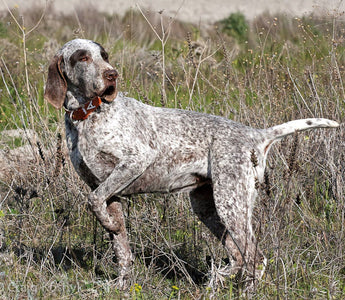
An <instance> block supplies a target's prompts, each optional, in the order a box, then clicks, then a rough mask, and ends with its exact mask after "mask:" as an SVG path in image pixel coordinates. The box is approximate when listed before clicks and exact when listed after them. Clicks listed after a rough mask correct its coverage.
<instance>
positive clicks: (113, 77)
mask: <svg viewBox="0 0 345 300" xmlns="http://www.w3.org/2000/svg"><path fill="white" fill-rule="evenodd" d="M103 75H104V77H105V78H106V79H108V80H109V81H115V80H116V78H117V77H119V73H117V71H116V70H115V69H112V70H107V71H105V72H104V74H103Z"/></svg>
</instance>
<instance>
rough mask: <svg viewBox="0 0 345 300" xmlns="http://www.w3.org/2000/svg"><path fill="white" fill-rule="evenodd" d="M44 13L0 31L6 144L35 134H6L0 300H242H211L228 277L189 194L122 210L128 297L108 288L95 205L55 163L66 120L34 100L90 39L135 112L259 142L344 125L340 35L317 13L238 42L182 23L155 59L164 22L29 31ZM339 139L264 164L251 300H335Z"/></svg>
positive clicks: (323, 139)
mask: <svg viewBox="0 0 345 300" xmlns="http://www.w3.org/2000/svg"><path fill="white" fill-rule="evenodd" d="M182 9H183V8H182ZM41 11H42V10H41V9H38V8H35V9H33V10H32V11H27V12H25V13H24V21H25V24H24V25H25V28H26V29H25V30H24V31H22V30H21V29H20V28H19V27H18V25H20V26H21V27H22V26H23V24H22V23H21V22H22V20H23V19H20V18H19V15H18V12H17V11H16V10H13V17H15V18H16V20H17V21H18V24H16V22H15V21H14V19H13V17H11V16H10V15H9V14H7V15H4V16H3V17H1V19H0V59H1V60H0V67H1V77H0V90H1V92H0V116H1V117H0V130H1V131H3V130H9V129H18V128H25V129H26V130H27V132H29V131H28V130H32V131H34V132H36V133H37V136H30V137H29V138H28V137H27V136H26V135H25V134H23V135H22V136H20V137H14V138H13V137H12V138H10V137H8V136H6V132H5V133H3V134H1V135H0V149H1V151H3V152H1V153H2V154H1V155H3V157H4V159H5V161H6V162H8V163H9V164H10V166H11V168H10V169H9V171H8V173H5V174H2V175H1V174H0V175H1V179H0V230H2V231H0V234H1V233H2V232H3V234H4V238H3V240H1V239H0V244H1V241H2V242H3V245H2V247H0V299H2V298H4V299H20V298H27V299H64V298H70V299H122V298H123V297H128V298H129V299H200V298H202V299H211V298H216V299H236V298H237V297H238V296H239V295H240V294H241V290H240V289H239V287H238V286H237V285H236V280H234V279H233V278H224V282H223V285H219V286H218V287H217V288H216V289H212V288H209V287H207V284H208V282H209V271H210V269H211V264H212V263H213V264H214V265H216V266H220V265H224V264H225V263H226V254H225V252H224V250H223V248H222V246H221V245H220V244H219V243H218V241H216V240H215V238H214V237H213V236H211V234H210V233H209V232H208V230H207V229H206V228H205V227H204V226H203V225H202V224H201V223H200V221H199V220H198V219H197V218H196V217H195V215H194V214H193V213H192V212H191V207H190V204H189V201H188V195H161V194H157V195H141V196H133V197H131V198H130V199H129V200H128V201H124V202H123V204H124V207H125V214H126V220H127V229H128V232H129V235H130V241H131V247H132V250H133V252H134V254H135V256H136V260H135V263H134V267H133V274H132V284H131V288H130V289H129V290H128V291H125V292H123V291H119V290H117V289H116V287H115V280H116V276H117V271H116V259H115V258H114V257H113V254H112V251H111V249H110V245H109V241H108V237H107V235H106V233H105V232H104V230H103V229H102V228H101V227H100V225H99V224H98V223H97V221H96V220H95V218H94V217H93V215H92V214H91V213H90V211H89V210H88V207H87V203H86V202H87V194H88V191H89V190H88V188H87V187H86V186H85V184H84V183H82V182H81V180H80V179H79V178H78V176H77V175H76V174H75V172H74V170H73V167H72V166H71V163H70V161H69V158H68V156H67V155H63V160H62V161H61V160H60V159H59V157H60V154H61V153H60V154H59V153H57V152H58V150H57V149H58V147H57V145H58V143H59V138H58V134H62V135H63V134H64V124H63V112H59V111H56V110H55V109H53V108H52V107H51V106H49V105H47V104H46V103H45V101H44V99H43V86H44V81H45V79H46V74H47V69H48V65H49V60H50V59H51V58H52V57H53V55H54V53H55V51H56V50H57V49H58V48H59V47H60V46H61V45H63V44H64V43H65V42H66V41H68V40H70V39H73V38H75V37H83V38H90V39H93V40H96V41H97V42H100V43H102V44H103V45H104V47H105V48H106V49H107V50H108V51H109V53H110V61H111V63H112V64H113V65H114V66H115V67H116V68H117V69H118V71H119V73H120V75H121V78H120V84H119V85H120V87H119V88H120V89H121V90H122V91H126V92H128V94H129V95H130V96H132V97H134V98H137V99H139V100H140V101H143V102H146V103H149V104H152V105H155V106H167V107H177V108H184V109H192V110H196V111H201V112H207V113H213V114H217V115H222V116H225V117H227V118H231V119H234V120H236V121H239V122H242V123H245V124H247V125H250V126H253V127H268V126H272V125H274V124H278V123H282V122H285V121H289V120H291V119H297V118H306V117H313V116H315V117H327V118H330V119H334V120H337V121H339V122H341V121H342V119H343V116H344V98H345V92H344V87H343V78H344V75H345V74H344V72H345V56H344V50H345V49H344V48H345V43H344V29H343V28H344V25H345V21H344V20H342V19H341V18H340V17H338V16H337V15H334V16H328V15H327V16H326V14H325V16H322V17H316V16H310V17H305V18H294V17H288V16H281V15H277V16H270V15H262V16H260V17H258V18H256V19H255V20H254V21H253V22H250V23H249V22H248V21H245V20H243V19H241V18H238V19H236V18H232V19H231V22H235V23H236V22H240V23H241V24H237V25H239V26H240V28H244V27H245V25H246V26H247V30H246V31H245V32H242V33H241V36H234V34H233V33H232V32H230V33H229V35H227V34H226V31H225V32H221V30H219V29H218V28H217V26H215V28H214V29H209V30H207V31H206V30H204V29H202V28H199V27H197V26H194V25H192V24H185V23H181V22H179V21H177V20H175V22H174V23H173V24H172V25H171V27H170V32H169V38H168V39H167V40H165V45H164V46H165V47H164V49H165V51H164V53H162V42H161V41H159V39H158V38H157V36H156V34H155V33H154V32H153V31H152V29H151V28H150V26H149V24H148V21H149V22H152V24H153V25H154V26H155V28H161V26H160V22H161V21H162V22H164V28H165V29H167V28H168V24H169V18H167V19H165V18H164V14H163V19H161V15H155V14H154V13H151V14H149V15H147V19H148V21H147V20H145V18H143V17H142V16H141V15H140V14H139V13H137V12H133V11H131V12H128V13H127V14H126V15H125V16H124V17H123V18H120V17H118V16H116V15H114V16H109V15H103V14H100V13H96V12H94V11H92V12H90V11H88V10H87V9H85V10H80V11H78V12H77V14H78V19H77V18H76V16H75V15H71V16H64V17H62V16H58V15H56V14H54V12H53V11H49V12H47V13H46V15H45V18H44V19H43V20H42V21H41V22H40V23H39V24H38V25H39V26H37V28H35V29H34V30H33V31H32V32H30V29H31V28H33V27H34V26H35V25H36V23H37V22H38V20H39V19H40V16H41ZM134 20H135V21H134ZM236 20H237V21H236ZM244 22H246V23H244ZM242 23H243V24H242ZM216 25H218V26H220V25H219V24H216ZM235 25H236V24H235ZM243 26H244V27H243ZM157 30H158V29H157ZM23 32H24V35H23ZM157 34H158V35H159V36H160V37H162V32H161V31H158V32H157ZM23 38H24V40H23ZM23 41H25V48H24V43H23ZM24 54H25V55H26V59H27V61H25V60H24ZM163 55H164V59H165V68H164V69H163V68H162V61H163ZM25 71H27V73H26V72H25ZM163 74H164V75H163ZM163 79H164V82H163ZM343 139H344V130H343V127H341V128H340V129H338V130H316V131H313V132H307V133H303V134H302V133H300V134H298V135H296V136H295V137H290V138H287V139H285V140H283V141H282V142H281V143H279V144H277V145H276V146H274V149H273V150H272V151H271V153H270V156H269V161H268V168H267V169H268V174H269V175H268V178H269V186H268V187H266V188H265V187H263V188H262V189H261V190H260V191H259V194H260V197H259V198H258V203H257V205H256V208H255V218H254V225H255V226H254V227H255V228H256V236H257V237H258V238H259V240H260V247H261V248H262V249H263V250H264V253H265V255H266V256H267V258H268V261H269V264H268V267H267V271H266V273H265V275H264V278H263V280H262V281H261V282H260V283H259V285H258V287H257V292H256V294H255V295H253V298H254V299H274V298H275V299H343V298H344V296H345V264H344V259H343V257H344V255H345V250H344V247H343V245H345V243H344V242H345V241H344V233H345V232H344V228H343V224H344V220H343V218H344V217H343V216H344V213H345V210H344V192H345V185H344V170H345V165H344V154H343V153H345V151H344V150H345V149H344V143H343ZM24 145H29V146H30V148H29V149H32V150H31V152H30V153H29V154H28V156H27V157H25V158H24V159H23V158H21V160H20V162H19V163H17V164H16V161H15V159H14V158H16V155H17V154H16V153H15V152H14V151H15V150H18V149H19V148H18V147H21V146H24ZM0 159H1V157H0ZM0 172H1V171H0ZM268 188H269V190H270V193H269V194H268V193H267V190H268Z"/></svg>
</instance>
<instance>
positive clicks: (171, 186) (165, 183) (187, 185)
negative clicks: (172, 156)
mask: <svg viewBox="0 0 345 300" xmlns="http://www.w3.org/2000/svg"><path fill="white" fill-rule="evenodd" d="M210 181H211V180H210V178H209V176H208V174H207V161H206V159H205V161H194V162H193V163H191V164H185V165H174V166H171V167H170V168H160V167H158V168H157V166H155V164H153V165H151V166H150V167H149V168H148V169H147V170H146V171H145V172H144V173H143V174H142V175H141V176H139V177H138V178H137V179H136V180H135V181H133V182H132V183H131V184H130V185H129V186H128V187H127V188H126V189H124V190H123V191H122V192H121V194H122V195H129V194H139V193H153V192H162V193H168V192H188V191H191V190H193V189H195V188H196V187H198V186H201V185H203V184H205V183H209V182H210Z"/></svg>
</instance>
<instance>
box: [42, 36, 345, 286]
mask: <svg viewBox="0 0 345 300" xmlns="http://www.w3.org/2000/svg"><path fill="white" fill-rule="evenodd" d="M117 77H118V73H117V71H116V70H115V69H114V68H113V67H112V66H111V65H110V64H109V62H108V55H107V53H106V51H105V50H104V49H103V47H102V46H100V45H99V44H97V43H95V42H93V41H90V40H83V39H76V40H72V41H70V42H68V43H67V44H65V45H64V46H63V47H62V48H61V49H60V50H59V51H58V52H57V54H56V56H55V57H54V58H53V60H52V62H51V64H50V67H49V71H48V78H47V84H46V89H45V99H46V100H47V101H48V102H50V103H51V104H52V105H53V106H55V107H56V108H58V109H59V108H61V107H62V106H64V108H65V109H66V116H65V123H66V136H67V144H68V148H69V152H70V157H71V160H72V163H73V165H74V167H75V169H76V171H77V172H78V174H79V175H80V177H81V178H82V179H83V180H85V182H86V183H87V184H88V185H89V186H90V187H91V189H92V191H91V193H90V195H89V203H90V205H91V208H92V210H93V212H94V213H95V215H96V216H97V218H98V220H99V221H100V223H101V224H102V225H103V227H104V228H105V229H107V230H108V231H109V232H110V235H111V238H112V240H113V248H114V250H115V253H116V255H117V258H118V262H119V266H120V273H119V274H120V275H119V285H120V286H125V285H126V280H127V279H128V271H129V269H130V265H131V263H132V253H131V249H130V246H129V242H128V239H127V234H126V228H125V225H124V216H123V213H122V207H121V203H120V202H119V200H118V196H127V195H131V194H137V193H153V192H182V191H187V192H190V199H191V204H192V207H193V210H194V211H195V213H196V214H197V215H198V217H199V218H200V220H201V221H202V222H203V223H204V224H205V225H206V226H207V227H208V228H209V229H210V230H211V232H213V233H214V235H215V236H216V237H217V238H218V239H219V240H220V241H221V242H222V243H223V245H224V246H225V248H226V250H227V252H228V254H229V257H230V258H231V270H232V273H238V272H241V274H244V275H245V276H246V278H248V277H249V278H251V279H252V281H253V280H254V279H259V278H260V277H261V275H262V273H263V270H264V266H265V263H266V259H265V257H264V255H263V253H262V252H261V251H260V250H259V249H257V245H256V239H255V236H254V234H253V230H252V212H253V206H254V201H255V198H256V196H257V191H256V188H255V182H256V181H261V180H262V179H263V175H264V169H265V164H266V157H267V153H268V151H269V149H270V147H271V146H272V144H273V143H274V142H276V141H278V140H279V139H281V138H283V137H284V136H287V135H290V134H293V133H294V132H295V131H301V130H307V129H311V128H320V127H337V126H338V123H337V122H334V121H331V120H327V119H305V120H296V121H291V122H288V123H285V124H282V125H278V126H275V127H272V128H268V129H254V128H250V127H247V126H244V125H242V124H239V123H236V122H233V121H231V120H228V119H226V118H222V117H218V116H213V115H207V114H202V113H197V112H193V111H185V110H179V109H167V108H160V107H152V106H148V105H145V104H143V103H141V102H138V101H137V100H135V99H132V98H128V97H125V96H124V95H123V94H121V93H118V91H117V86H116V79H117ZM253 153H255V156H256V160H257V162H256V163H255V164H253V161H252V158H251V156H252V155H253ZM259 265H261V266H260V267H259Z"/></svg>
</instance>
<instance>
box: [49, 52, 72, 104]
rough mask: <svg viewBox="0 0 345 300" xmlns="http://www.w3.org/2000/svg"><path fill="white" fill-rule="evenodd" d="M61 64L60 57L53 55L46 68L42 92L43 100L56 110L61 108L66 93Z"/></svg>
mask: <svg viewBox="0 0 345 300" xmlns="http://www.w3.org/2000/svg"><path fill="white" fill-rule="evenodd" d="M62 64H63V62H62V55H61V56H58V55H55V56H54V58H53V59H52V61H51V63H50V65H49V68H48V77H47V82H46V88H45V91H44V99H45V100H47V101H48V102H49V103H50V104H51V105H53V106H54V107H55V108H58V109H60V108H61V107H62V105H63V103H64V101H65V97H66V92H67V82H66V79H65V77H64V76H63V73H62V70H61V66H62Z"/></svg>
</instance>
